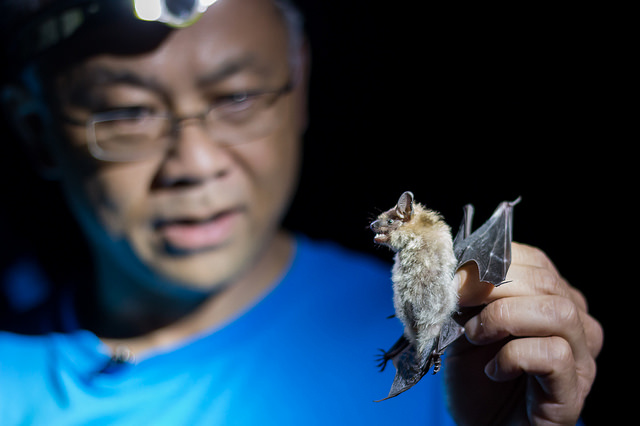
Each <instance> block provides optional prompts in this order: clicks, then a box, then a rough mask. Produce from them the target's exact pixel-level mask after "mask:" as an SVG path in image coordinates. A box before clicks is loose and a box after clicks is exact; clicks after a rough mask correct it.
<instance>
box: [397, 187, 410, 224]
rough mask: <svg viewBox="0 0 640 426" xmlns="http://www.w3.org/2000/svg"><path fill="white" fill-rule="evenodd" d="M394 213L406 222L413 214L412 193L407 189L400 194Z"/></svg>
mask: <svg viewBox="0 0 640 426" xmlns="http://www.w3.org/2000/svg"><path fill="white" fill-rule="evenodd" d="M396 213H398V216H400V218H402V221H403V222H408V221H410V220H411V217H412V216H413V193H412V192H411V191H407V192H405V193H403V194H402V195H401V196H400V199H399V200H398V205H396Z"/></svg>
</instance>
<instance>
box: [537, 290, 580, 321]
mask: <svg viewBox="0 0 640 426" xmlns="http://www.w3.org/2000/svg"><path fill="white" fill-rule="evenodd" d="M540 309H541V311H542V313H543V315H545V316H547V317H548V318H549V319H550V320H551V321H553V322H555V323H558V324H566V325H570V324H575V323H577V322H578V321H579V320H580V318H579V313H578V308H577V306H576V304H575V303H573V301H571V300H570V299H567V298H565V297H560V296H551V297H547V298H545V299H544V301H543V302H542V303H541V304H540Z"/></svg>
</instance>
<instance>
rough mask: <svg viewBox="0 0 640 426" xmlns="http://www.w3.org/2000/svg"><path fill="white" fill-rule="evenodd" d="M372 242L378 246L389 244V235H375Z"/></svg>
mask: <svg viewBox="0 0 640 426" xmlns="http://www.w3.org/2000/svg"><path fill="white" fill-rule="evenodd" d="M373 241H375V242H376V243H378V244H386V243H388V242H389V235H388V234H376V235H375V237H373Z"/></svg>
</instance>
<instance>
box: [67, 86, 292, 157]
mask: <svg viewBox="0 0 640 426" xmlns="http://www.w3.org/2000/svg"><path fill="white" fill-rule="evenodd" d="M292 89H293V83H292V81H291V80H289V81H288V82H287V83H286V84H285V85H284V86H282V87H280V88H279V89H276V90H270V91H254V92H249V91H245V92H236V93H233V94H231V95H229V96H224V97H222V98H219V99H217V100H216V101H215V103H214V104H213V105H211V106H210V107H209V109H208V110H207V111H205V112H204V113H202V114H198V115H193V116H185V117H175V116H174V115H173V114H171V113H170V112H161V113H157V112H154V111H151V110H149V109H148V108H145V107H132V108H123V109H118V110H113V111H108V112H104V113H98V114H94V115H93V116H92V117H91V118H90V119H89V120H88V121H86V122H84V121H76V120H74V119H72V118H69V117H63V119H64V120H65V121H67V122H69V123H71V124H75V125H86V129H87V145H88V148H89V152H90V153H91V155H93V156H94V157H95V158H97V159H99V160H103V161H115V162H129V161H139V160H143V159H145V158H148V157H150V156H152V155H155V154H158V153H161V152H166V151H168V150H169V149H171V147H172V145H173V143H174V142H175V141H176V139H177V137H176V136H177V134H178V132H179V130H180V124H181V123H182V122H183V121H185V120H198V121H202V124H203V126H204V129H205V131H206V133H207V134H208V135H209V136H210V137H211V138H212V140H215V141H216V143H218V144H221V145H237V144H240V143H244V142H250V141H253V140H256V139H260V138H262V137H264V136H266V135H269V134H270V133H271V132H273V131H274V130H275V128H276V126H277V123H278V118H277V117H276V116H275V114H274V111H273V108H271V107H272V106H273V105H274V104H275V103H276V101H277V100H278V99H279V98H280V97H281V96H282V95H284V94H286V93H288V92H290V91H291V90H292Z"/></svg>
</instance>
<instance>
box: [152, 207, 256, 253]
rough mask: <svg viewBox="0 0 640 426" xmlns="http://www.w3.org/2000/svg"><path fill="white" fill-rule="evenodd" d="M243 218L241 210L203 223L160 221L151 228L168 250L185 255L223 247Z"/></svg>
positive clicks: (193, 219)
mask: <svg viewBox="0 0 640 426" xmlns="http://www.w3.org/2000/svg"><path fill="white" fill-rule="evenodd" d="M243 214H244V209H240V208H233V209H228V210H223V211H220V212H218V213H215V214H214V215H212V216H209V217H207V218H204V219H198V218H188V217H185V218H176V219H170V220H160V221H158V222H156V223H155V224H154V228H155V230H156V231H157V232H159V233H160V236H161V238H162V239H163V241H164V243H165V246H167V248H168V249H170V250H171V251H173V252H185V253H189V252H194V251H200V250H203V249H211V248H216V247H220V246H222V245H224V244H225V243H226V242H228V240H229V239H230V238H231V237H232V235H233V233H234V231H235V230H236V228H237V226H238V223H239V221H240V219H241V217H242V215H243Z"/></svg>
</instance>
